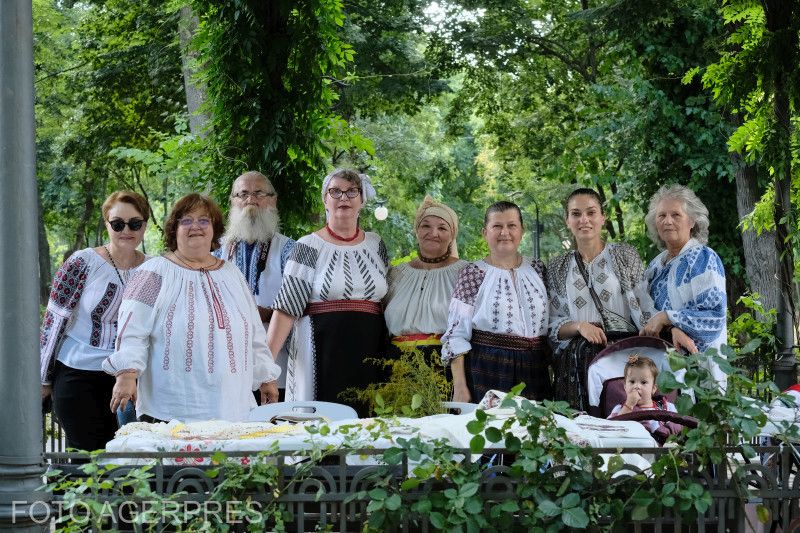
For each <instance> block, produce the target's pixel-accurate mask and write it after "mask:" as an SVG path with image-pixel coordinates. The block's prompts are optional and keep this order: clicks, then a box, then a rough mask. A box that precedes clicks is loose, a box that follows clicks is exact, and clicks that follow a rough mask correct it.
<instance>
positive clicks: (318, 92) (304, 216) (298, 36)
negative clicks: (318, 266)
mask: <svg viewBox="0 0 800 533" xmlns="http://www.w3.org/2000/svg"><path fill="white" fill-rule="evenodd" d="M192 5H193V7H194V10H195V12H196V14H197V15H198V16H199V18H200V27H199V29H198V33H197V35H196V36H195V39H194V44H193V46H194V48H195V49H196V50H197V51H198V52H199V58H198V62H197V66H198V69H199V71H200V75H199V79H200V81H202V83H203V84H204V86H205V87H206V88H207V91H208V111H209V112H210V114H211V116H212V125H211V129H212V130H213V135H212V136H209V138H208V142H209V150H210V151H211V153H212V154H213V156H212V158H213V159H212V165H213V166H212V170H211V172H210V173H209V174H208V175H206V176H204V177H205V178H206V179H207V180H208V181H209V183H210V184H211V185H212V186H213V189H214V191H215V192H216V193H217V195H218V196H219V197H220V198H224V197H227V194H228V192H229V189H230V183H231V179H232V177H234V176H237V175H238V174H241V173H242V172H243V171H244V170H248V169H256V170H260V171H261V172H263V173H264V174H266V175H267V176H268V177H270V178H271V179H272V182H273V184H274V185H275V188H276V189H277V191H278V194H279V196H280V198H281V209H282V212H283V213H285V217H284V218H285V219H286V220H287V222H288V224H289V225H290V226H294V225H300V226H301V227H305V226H303V224H306V225H307V224H308V222H309V220H308V213H309V212H310V211H312V206H317V205H318V204H319V200H318V199H317V196H318V195H317V194H316V191H319V180H320V177H321V175H322V174H324V170H325V160H326V158H327V156H328V155H329V154H330V149H329V147H328V146H327V145H326V142H329V141H335V140H336V139H337V138H342V137H344V138H347V139H349V140H350V141H352V139H353V137H354V135H353V134H352V132H349V131H348V126H347V124H346V123H345V122H343V121H341V120H340V119H339V118H338V117H337V116H336V114H335V113H333V112H332V110H331V108H332V106H333V104H334V102H335V101H336V98H337V94H336V91H335V90H334V88H333V86H332V84H333V79H335V78H336V77H338V76H339V75H341V74H342V73H343V72H344V70H345V68H346V66H347V65H348V64H349V63H350V62H352V59H353V49H352V47H351V46H350V45H349V44H347V43H346V42H344V41H343V40H342V37H341V27H342V25H343V23H344V15H343V13H342V9H341V3H340V2H339V1H338V0H304V1H300V2H291V1H288V0H281V1H278V2H266V3H262V2H251V1H246V0H227V1H225V2H217V1H207V0H195V1H194V2H193V3H192ZM348 147H349V146H348Z"/></svg>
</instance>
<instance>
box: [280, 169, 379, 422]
mask: <svg viewBox="0 0 800 533" xmlns="http://www.w3.org/2000/svg"><path fill="white" fill-rule="evenodd" d="M374 195H375V190H374V189H373V188H372V185H371V184H370V182H369V178H367V176H365V175H362V174H359V173H358V172H356V171H354V170H348V169H336V170H334V171H333V172H331V173H330V174H328V175H327V176H326V177H325V179H324V180H323V182H322V201H323V203H324V204H325V214H326V223H325V227H323V228H322V229H319V230H317V231H315V232H314V233H311V234H309V235H306V236H304V237H302V238H301V239H300V240H298V241H297V244H296V245H295V247H294V249H293V250H292V253H291V255H290V256H289V260H288V262H287V264H286V268H285V270H284V274H283V281H282V283H281V288H280V290H279V291H278V295H277V296H276V297H275V302H274V304H273V307H274V314H273V317H272V321H271V322H270V325H269V331H268V334H267V338H268V343H269V346H270V349H271V350H272V351H273V353H279V352H280V349H281V347H282V346H283V344H284V342H286V338H287V337H288V335H289V332H290V331H291V329H292V327H294V328H295V331H294V333H293V335H292V341H291V345H290V348H289V363H288V368H287V374H286V399H287V400H290V401H291V400H322V401H329V402H341V401H342V399H341V398H340V397H339V394H340V393H341V392H343V391H345V390H346V389H348V388H351V387H356V388H364V387H365V386H367V385H369V384H370V383H373V382H375V381H376V378H377V372H376V369H375V367H374V365H370V364H367V363H364V359H365V358H381V357H382V354H383V352H384V343H385V337H386V336H385V324H384V321H383V309H382V307H381V301H382V300H383V297H384V296H385V295H386V291H387V283H386V272H387V270H388V267H389V258H388V255H387V253H386V247H385V246H384V244H383V241H382V240H381V238H380V237H379V236H378V235H377V234H375V233H372V232H367V231H363V230H362V229H361V228H360V227H359V225H358V218H359V213H360V212H361V208H362V207H363V206H364V203H365V202H366V201H367V200H369V199H370V198H372V197H374ZM353 407H354V408H356V410H357V411H358V412H359V414H360V415H361V416H366V414H367V411H366V406H363V405H360V404H359V405H353Z"/></svg>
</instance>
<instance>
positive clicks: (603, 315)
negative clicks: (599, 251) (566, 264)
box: [572, 250, 612, 331]
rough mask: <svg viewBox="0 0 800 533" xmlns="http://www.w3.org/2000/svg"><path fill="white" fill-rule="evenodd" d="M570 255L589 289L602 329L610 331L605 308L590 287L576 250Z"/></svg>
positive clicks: (579, 255) (584, 267)
mask: <svg viewBox="0 0 800 533" xmlns="http://www.w3.org/2000/svg"><path fill="white" fill-rule="evenodd" d="M572 253H573V254H574V255H575V262H576V263H577V264H578V270H579V271H580V273H581V276H582V277H583V281H584V282H586V286H587V287H588V288H589V294H591V295H592V300H593V301H594V305H595V307H596V308H597V311H598V312H599V313H600V318H602V319H603V329H604V330H606V331H610V330H611V329H612V328H611V327H610V324H609V320H608V318H606V308H605V307H603V302H602V301H601V300H600V297H599V296H598V295H597V292H595V290H594V287H592V284H591V283H590V282H589V273H588V272H587V271H586V265H585V264H583V258H582V257H581V254H579V253H578V251H577V250H574V251H573V252H572Z"/></svg>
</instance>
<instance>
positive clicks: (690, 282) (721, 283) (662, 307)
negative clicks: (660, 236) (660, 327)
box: [645, 239, 728, 352]
mask: <svg viewBox="0 0 800 533" xmlns="http://www.w3.org/2000/svg"><path fill="white" fill-rule="evenodd" d="M666 259H667V252H666V251H664V252H662V253H661V254H659V255H658V256H657V257H656V258H655V259H653V261H652V262H651V263H650V266H649V267H647V272H646V273H645V277H646V278H647V282H648V285H649V287H650V295H651V296H652V297H653V301H654V302H655V307H656V309H657V310H659V311H665V312H666V313H667V316H668V317H669V320H670V322H672V324H673V325H674V326H675V327H676V328H680V329H681V330H683V332H684V333H686V334H687V335H689V337H691V338H692V340H693V341H694V342H695V344H696V345H697V349H698V350H700V351H701V352H702V351H704V350H705V349H706V348H719V347H720V346H722V345H723V344H724V343H725V342H727V337H728V326H727V323H726V311H727V305H728V298H727V295H726V293H725V267H723V266H722V260H721V259H720V258H719V256H718V255H717V254H716V252H714V250H712V249H711V248H709V247H708V246H703V245H702V244H700V243H699V242H698V241H697V240H696V239H689V242H687V243H686V244H685V245H684V247H683V249H681V251H680V253H679V254H678V255H677V256H676V257H675V258H674V259H672V260H671V261H668V262H666V263H665V261H666Z"/></svg>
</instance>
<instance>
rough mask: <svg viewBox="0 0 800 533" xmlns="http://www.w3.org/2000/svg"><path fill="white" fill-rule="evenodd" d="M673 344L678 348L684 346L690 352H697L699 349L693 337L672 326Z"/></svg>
mask: <svg viewBox="0 0 800 533" xmlns="http://www.w3.org/2000/svg"><path fill="white" fill-rule="evenodd" d="M672 345H673V346H675V349H676V350H680V349H681V348H683V349H684V350H686V351H687V352H689V353H697V352H698V351H699V350H698V349H697V345H696V344H695V343H694V341H693V340H692V338H691V337H690V336H689V335H687V334H686V333H684V332H683V330H680V329H678V328H672Z"/></svg>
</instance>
